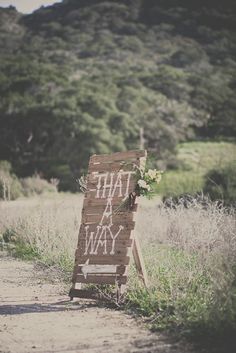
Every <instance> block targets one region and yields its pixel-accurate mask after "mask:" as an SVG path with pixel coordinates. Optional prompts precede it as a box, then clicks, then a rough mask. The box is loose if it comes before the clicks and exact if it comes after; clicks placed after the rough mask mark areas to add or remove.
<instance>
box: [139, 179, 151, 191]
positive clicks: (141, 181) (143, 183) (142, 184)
mask: <svg viewBox="0 0 236 353" xmlns="http://www.w3.org/2000/svg"><path fill="white" fill-rule="evenodd" d="M138 185H139V186H140V187H141V188H143V189H147V190H150V186H149V185H148V184H147V183H146V181H145V180H142V179H139V181H138Z"/></svg>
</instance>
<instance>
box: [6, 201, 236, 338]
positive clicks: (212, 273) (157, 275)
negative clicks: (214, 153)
mask: <svg viewBox="0 0 236 353" xmlns="http://www.w3.org/2000/svg"><path fill="white" fill-rule="evenodd" d="M81 208H82V196H81V195H66V194H65V195H60V194H58V195H57V196H56V195H55V196H54V197H51V198H49V199H48V198H34V199H24V200H17V201H12V202H1V203H0V214H1V217H0V233H1V237H2V239H4V240H5V241H10V242H13V243H14V254H16V255H17V256H19V257H21V258H24V259H38V260H40V261H41V262H43V263H44V264H46V265H57V266H58V267H60V268H61V269H63V271H64V273H65V275H66V277H67V279H68V278H70V276H71V271H72V267H73V262H74V252H75V248H76V242H77V235H78V230H79V224H80V213H81ZM136 234H137V236H138V237H139V238H140V241H141V246H142V252H143V254H144V259H145V263H146V266H147V271H148V277H149V283H150V286H149V288H148V290H146V289H145V288H144V287H143V286H142V283H140V281H139V280H138V278H137V274H136V271H135V269H134V267H133V266H131V269H130V276H129V285H128V292H127V295H126V302H125V305H126V306H127V308H129V309H130V308H132V309H134V310H135V311H136V312H138V313H139V314H141V315H144V316H146V317H148V318H149V319H148V320H149V322H150V324H151V326H152V328H154V329H164V328H171V329H175V330H177V331H179V330H180V331H181V332H185V333H186V332H196V331H198V332H204V333H205V334H206V333H209V332H211V333H217V335H218V336H219V337H220V334H222V335H224V334H225V332H230V331H231V330H235V329H236V327H235V319H236V276H235V275H236V270H235V263H236V261H235V260H236V224H235V214H234V213H233V211H232V212H231V211H226V210H225V209H223V208H219V207H218V206H217V205H216V204H212V203H209V205H208V207H207V208H205V207H204V208H203V207H202V206H201V205H200V204H198V203H197V202H195V201H194V200H193V202H192V205H191V207H190V208H188V209H186V208H184V207H183V206H182V205H179V206H178V207H177V209H175V210H174V209H169V208H164V207H163V205H162V204H161V202H160V200H152V201H151V202H150V203H149V202H148V201H147V200H145V199H140V208H139V212H138V215H137V225H136Z"/></svg>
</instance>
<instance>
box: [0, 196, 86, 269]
mask: <svg viewBox="0 0 236 353" xmlns="http://www.w3.org/2000/svg"><path fill="white" fill-rule="evenodd" d="M81 208H82V197H81V196H78V195H77V196H73V195H66V194H64V195H63V196H61V195H54V196H53V197H51V198H42V197H41V198H39V197H35V198H32V199H22V200H17V201H12V202H1V203H0V215H1V216H0V233H2V234H4V232H8V233H9V236H10V237H13V240H14V237H15V238H16V239H20V240H21V241H23V242H25V243H26V244H29V245H30V246H31V247H32V249H34V250H35V251H36V252H37V253H38V254H39V255H40V258H41V259H42V260H43V261H44V262H45V263H48V264H51V263H60V262H61V261H68V264H69V263H71V264H72V263H73V256H74V252H75V247H76V241H77V237H78V230H79V224H80V217H81ZM11 240H12V239H11Z"/></svg>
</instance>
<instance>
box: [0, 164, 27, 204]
mask: <svg viewBox="0 0 236 353" xmlns="http://www.w3.org/2000/svg"><path fill="white" fill-rule="evenodd" d="M22 192H23V190H22V185H21V183H20V181H19V180H18V178H17V177H16V175H15V174H14V173H12V167H11V164H10V163H9V162H7V161H0V199H3V200H8V201H9V200H15V199H17V198H18V197H19V196H21V195H22Z"/></svg>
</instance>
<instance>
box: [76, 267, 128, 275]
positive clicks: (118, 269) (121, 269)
mask: <svg viewBox="0 0 236 353" xmlns="http://www.w3.org/2000/svg"><path fill="white" fill-rule="evenodd" d="M90 265H91V264H89V265H87V266H90ZM84 266H86V265H82V266H81V265H78V266H77V271H76V275H77V274H81V275H83V274H84V272H85V271H84V270H83V267H84ZM94 266H97V267H98V268H97V273H105V274H109V273H110V272H109V268H108V269H105V270H104V268H102V272H99V268H100V269H101V266H103V267H104V266H115V267H116V269H115V272H114V273H115V274H117V275H123V274H124V273H125V272H126V268H127V267H126V266H124V265H94ZM86 272H88V274H91V272H89V269H87V270H86Z"/></svg>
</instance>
